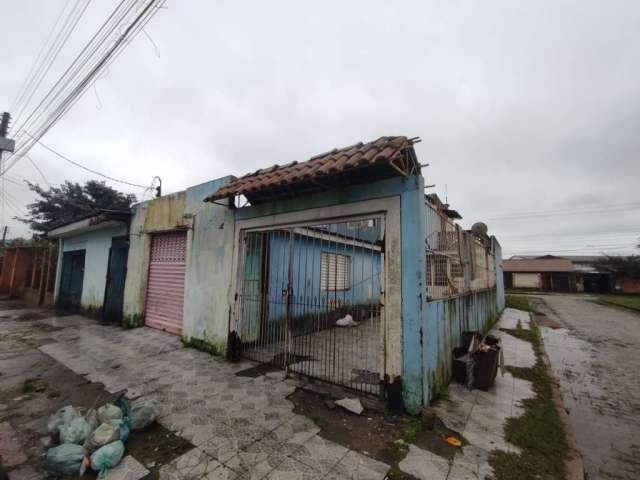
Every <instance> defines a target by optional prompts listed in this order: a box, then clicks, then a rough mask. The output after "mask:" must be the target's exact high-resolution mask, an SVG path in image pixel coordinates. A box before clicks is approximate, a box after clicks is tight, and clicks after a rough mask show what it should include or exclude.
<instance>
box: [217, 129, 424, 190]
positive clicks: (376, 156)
mask: <svg viewBox="0 0 640 480" xmlns="http://www.w3.org/2000/svg"><path fill="white" fill-rule="evenodd" d="M412 145H413V143H412V141H411V140H409V139H408V138H407V137H403V136H400V137H381V138H379V139H377V140H375V141H373V142H369V143H362V142H360V143H357V144H354V145H350V146H348V147H345V148H341V149H333V150H331V151H329V152H326V153H323V154H320V155H316V156H314V157H312V158H311V159H309V160H306V161H304V162H291V163H288V164H286V165H282V166H280V165H274V166H272V167H268V168H263V169H260V170H257V171H255V172H253V173H249V174H247V175H245V176H243V177H240V178H238V179H236V180H234V181H232V182H230V183H228V184H227V185H225V186H223V187H222V188H221V189H220V190H218V191H217V192H216V193H215V194H213V195H211V196H210V197H208V198H206V199H205V200H207V201H213V200H217V199H221V198H226V197H230V196H234V195H240V194H256V193H258V192H266V191H269V192H275V191H278V190H282V189H283V188H287V189H289V190H290V189H292V188H294V187H296V186H298V185H301V184H309V183H310V182H311V181H313V180H319V179H323V178H324V179H327V178H332V177H335V176H344V175H348V174H350V172H352V171H354V172H355V171H356V170H363V169H367V168H372V167H376V166H380V165H385V164H387V165H389V169H388V171H386V173H385V175H386V176H397V175H399V174H400V173H399V172H398V169H400V170H402V169H403V168H409V170H410V172H407V173H412V172H415V171H416V170H418V169H419V166H418V164H417V161H416V159H415V153H412V155H408V156H405V157H403V152H404V151H405V150H407V149H411V151H412V152H413V149H412ZM401 162H403V163H404V165H401ZM392 163H393V165H395V167H396V168H393V167H392V165H391V164H392Z"/></svg>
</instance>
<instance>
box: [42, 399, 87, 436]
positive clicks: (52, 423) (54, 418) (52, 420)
mask: <svg viewBox="0 0 640 480" xmlns="http://www.w3.org/2000/svg"><path fill="white" fill-rule="evenodd" d="M79 416H80V412H79V411H78V410H76V409H75V408H73V407H72V406H71V405H67V406H66V407H62V408H61V409H59V410H58V411H57V412H56V413H54V414H53V415H51V416H50V417H49V421H48V422H47V430H49V433H52V434H54V435H56V434H58V433H59V432H60V427H61V426H62V425H64V424H67V423H69V422H70V421H71V420H73V419H74V418H76V417H79Z"/></svg>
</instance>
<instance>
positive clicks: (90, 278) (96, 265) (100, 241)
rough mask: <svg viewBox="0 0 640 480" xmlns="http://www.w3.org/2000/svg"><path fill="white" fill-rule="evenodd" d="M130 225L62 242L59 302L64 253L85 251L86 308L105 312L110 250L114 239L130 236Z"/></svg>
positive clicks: (58, 283) (66, 238) (83, 289)
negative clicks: (128, 229)
mask: <svg viewBox="0 0 640 480" xmlns="http://www.w3.org/2000/svg"><path fill="white" fill-rule="evenodd" d="M126 233H127V226H126V225H124V224H122V225H119V226H115V227H108V228H101V229H99V230H95V231H92V232H87V233H82V234H80V235H74V236H69V237H65V238H61V239H60V251H61V252H62V253H61V254H60V255H59V257H58V268H57V275H56V288H55V299H56V301H57V300H58V293H59V292H58V290H59V285H60V272H61V265H62V259H63V257H64V252H71V251H74V250H85V251H86V252H85V257H84V279H83V282H82V297H81V299H80V306H81V308H82V309H84V310H87V311H92V312H97V311H99V310H100V309H102V304H103V303H104V293H105V288H106V285H107V270H108V268H109V249H110V248H111V239H112V238H113V237H119V236H122V235H126Z"/></svg>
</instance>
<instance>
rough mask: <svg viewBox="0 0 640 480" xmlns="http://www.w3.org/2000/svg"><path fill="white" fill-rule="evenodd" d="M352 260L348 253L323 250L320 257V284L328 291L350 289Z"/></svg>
mask: <svg viewBox="0 0 640 480" xmlns="http://www.w3.org/2000/svg"><path fill="white" fill-rule="evenodd" d="M350 261H351V259H350V258H349V256H348V255H340V254H338V253H329V252H322V254H321V257H320V284H321V285H322V289H323V290H326V291H341V290H348V289H349V270H350V268H349V267H350Z"/></svg>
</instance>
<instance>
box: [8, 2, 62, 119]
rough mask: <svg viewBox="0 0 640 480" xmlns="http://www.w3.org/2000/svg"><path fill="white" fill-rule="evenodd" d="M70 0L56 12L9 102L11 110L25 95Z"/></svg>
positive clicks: (13, 110)
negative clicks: (23, 77) (56, 14)
mask: <svg viewBox="0 0 640 480" xmlns="http://www.w3.org/2000/svg"><path fill="white" fill-rule="evenodd" d="M70 1H71V0H67V1H66V2H65V4H64V5H63V6H62V10H60V13H59V14H58V17H57V18H56V21H55V22H54V24H53V26H52V27H51V30H50V31H49V34H48V35H47V38H46V39H45V41H44V43H43V44H42V47H40V51H39V52H38V55H37V56H36V58H35V60H34V61H33V64H32V65H31V68H30V69H29V73H27V76H26V77H25V79H24V81H23V82H22V84H21V85H20V88H19V89H18V92H17V93H16V96H15V98H14V99H13V101H12V102H11V110H10V111H12V112H15V111H16V110H17V109H18V107H19V105H20V102H21V101H22V99H23V98H24V96H25V92H26V91H27V90H28V88H27V85H28V84H29V83H30V82H31V80H32V78H33V76H34V74H35V72H36V71H37V69H36V66H37V65H38V64H42V63H43V60H44V59H43V54H44V52H45V50H46V48H47V45H49V41H50V40H51V38H52V37H53V34H54V32H55V31H56V28H57V27H58V23H60V20H61V19H62V15H63V14H64V12H65V11H66V9H67V6H68V5H69V2H70Z"/></svg>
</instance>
